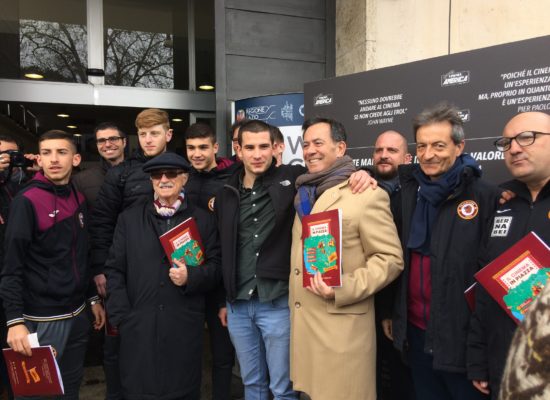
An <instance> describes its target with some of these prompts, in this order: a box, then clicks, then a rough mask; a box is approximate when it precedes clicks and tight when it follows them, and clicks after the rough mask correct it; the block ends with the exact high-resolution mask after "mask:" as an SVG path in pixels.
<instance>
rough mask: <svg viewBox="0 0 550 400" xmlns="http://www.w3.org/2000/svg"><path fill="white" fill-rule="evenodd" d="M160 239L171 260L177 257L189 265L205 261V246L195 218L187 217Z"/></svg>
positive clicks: (197, 264)
mask: <svg viewBox="0 0 550 400" xmlns="http://www.w3.org/2000/svg"><path fill="white" fill-rule="evenodd" d="M159 239H160V242H161V244H162V247H163V248H164V252H165V253H166V256H167V257H168V259H169V260H170V262H172V259H174V258H175V259H177V260H180V261H182V262H184V263H185V265H187V266H189V267H196V266H199V265H201V264H203V263H204V247H203V245H202V240H201V236H200V234H199V229H198V228H197V223H196V222H195V219H194V218H192V217H191V218H188V219H186V220H185V221H183V222H182V223H180V224H178V225H176V226H175V227H173V228H172V229H170V230H169V231H168V232H166V233H164V234H162V235H160V237H159Z"/></svg>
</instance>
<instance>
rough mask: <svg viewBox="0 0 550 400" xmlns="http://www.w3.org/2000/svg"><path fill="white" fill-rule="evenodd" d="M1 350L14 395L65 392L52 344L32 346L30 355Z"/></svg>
mask: <svg viewBox="0 0 550 400" xmlns="http://www.w3.org/2000/svg"><path fill="white" fill-rule="evenodd" d="M2 351H3V352H4V360H5V361H6V367H7V369H8V376H9V378H10V384H11V388H12V390H13V394H14V395H15V397H19V396H58V395H62V394H64V393H65V389H64V388H63V380H62V379H61V373H60V372H59V366H58V365H57V361H55V357H54V353H53V349H52V346H40V347H33V348H32V356H30V357H27V356H24V355H23V354H21V353H17V352H15V351H13V350H12V349H3V350H2Z"/></svg>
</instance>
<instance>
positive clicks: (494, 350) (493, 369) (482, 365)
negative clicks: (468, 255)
mask: <svg viewBox="0 0 550 400" xmlns="http://www.w3.org/2000/svg"><path fill="white" fill-rule="evenodd" d="M502 186H503V187H504V188H505V189H509V190H511V191H512V192H514V193H515V194H516V197H514V198H513V199H512V200H510V201H508V202H507V203H506V204H504V205H501V206H499V208H498V210H497V213H496V214H495V216H494V218H492V219H491V221H490V223H489V224H488V225H487V231H486V233H485V235H484V239H485V240H484V243H483V251H482V252H481V253H480V254H481V256H480V267H484V266H485V265H486V264H488V263H489V262H491V261H492V260H494V259H495V258H497V257H498V256H499V255H500V254H502V253H503V252H504V251H505V250H506V249H508V248H509V247H510V246H512V245H513V244H514V243H516V242H517V241H518V240H520V239H521V238H523V237H524V236H525V235H527V234H528V233H529V232H531V231H534V232H535V233H536V234H537V235H539V237H540V238H541V239H542V240H543V241H544V242H545V243H547V244H550V224H549V223H548V222H549V221H548V216H549V215H548V212H549V210H550V182H548V183H547V184H546V186H545V187H544V188H543V189H542V190H541V192H540V193H539V195H538V197H537V200H536V201H535V202H533V201H532V200H531V194H530V192H529V190H528V189H527V187H526V186H525V184H524V183H521V182H519V181H511V182H507V183H506V184H504V185H502ZM503 219H506V220H507V221H510V223H509V229H508V230H507V231H506V234H503V233H499V234H500V235H503V236H496V235H495V236H493V235H492V231H493V226H494V224H495V220H497V221H498V220H501V221H502V220H503ZM547 267H550V265H547ZM516 327H517V325H516V324H515V322H514V321H512V319H511V318H510V317H509V316H508V314H506V312H505V311H504V310H503V309H502V308H500V306H499V305H498V303H497V302H496V301H494V300H493V299H492V298H491V297H490V295H489V294H488V293H487V291H485V289H483V287H481V286H480V285H478V286H477V287H476V306H475V311H474V313H473V314H472V320H471V325H470V332H469V335H468V353H467V361H468V378H470V379H475V380H481V381H489V385H490V388H491V396H492V398H494V399H496V398H497V397H498V392H499V384H500V380H501V378H502V372H503V370H504V366H505V364H506V355H507V354H508V348H509V347H510V343H511V342H512V338H513V336H514V332H515V331H516Z"/></svg>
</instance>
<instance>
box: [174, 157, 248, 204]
mask: <svg viewBox="0 0 550 400" xmlns="http://www.w3.org/2000/svg"><path fill="white" fill-rule="evenodd" d="M218 165H219V164H218ZM238 168H239V164H236V163H235V164H231V165H229V166H228V167H226V168H223V169H218V168H214V169H212V170H210V171H207V172H204V171H197V170H196V169H195V168H191V171H189V180H188V181H187V183H186V184H185V193H186V194H187V196H188V198H189V202H190V203H192V204H196V205H197V206H199V207H201V208H203V209H205V210H209V211H213V209H214V198H215V196H216V193H218V192H219V191H220V189H221V188H222V187H223V185H224V184H225V183H226V181H227V180H228V179H229V177H230V176H231V175H233V173H234V172H235V171H236V170H237V169H238Z"/></svg>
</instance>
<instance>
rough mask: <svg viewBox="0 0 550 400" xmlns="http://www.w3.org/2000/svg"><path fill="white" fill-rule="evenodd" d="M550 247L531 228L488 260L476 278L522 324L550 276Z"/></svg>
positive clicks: (515, 320)
mask: <svg viewBox="0 0 550 400" xmlns="http://www.w3.org/2000/svg"><path fill="white" fill-rule="evenodd" d="M549 267H550V248H549V247H548V245H547V244H546V243H544V242H543V241H542V239H541V238H540V237H538V236H537V234H536V233H534V232H530V233H529V234H527V235H526V236H524V237H523V238H522V239H521V240H519V241H518V242H517V243H516V244H514V245H513V246H512V247H510V248H509V249H508V250H506V251H505V252H504V253H502V254H501V255H500V256H498V257H497V258H496V259H495V260H493V261H491V262H490V263H489V264H487V265H486V266H485V267H484V268H483V269H481V270H480V271H478V272H477V273H476V274H475V278H476V279H477V280H478V281H479V283H480V284H481V285H482V286H483V287H484V288H485V290H487V292H488V293H489V294H490V295H491V297H492V298H493V299H494V300H495V301H496V302H497V303H498V304H499V305H500V306H501V307H502V309H503V310H504V311H506V312H507V313H508V315H509V316H510V318H512V319H513V320H514V322H516V323H517V324H519V323H520V322H521V321H523V319H524V315H525V313H526V312H527V310H528V308H529V306H530V304H531V303H532V302H533V300H534V299H535V298H536V297H537V296H538V294H539V293H540V292H541V290H542V288H543V287H544V286H545V285H546V282H547V280H548V277H549V276H550V268H549Z"/></svg>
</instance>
